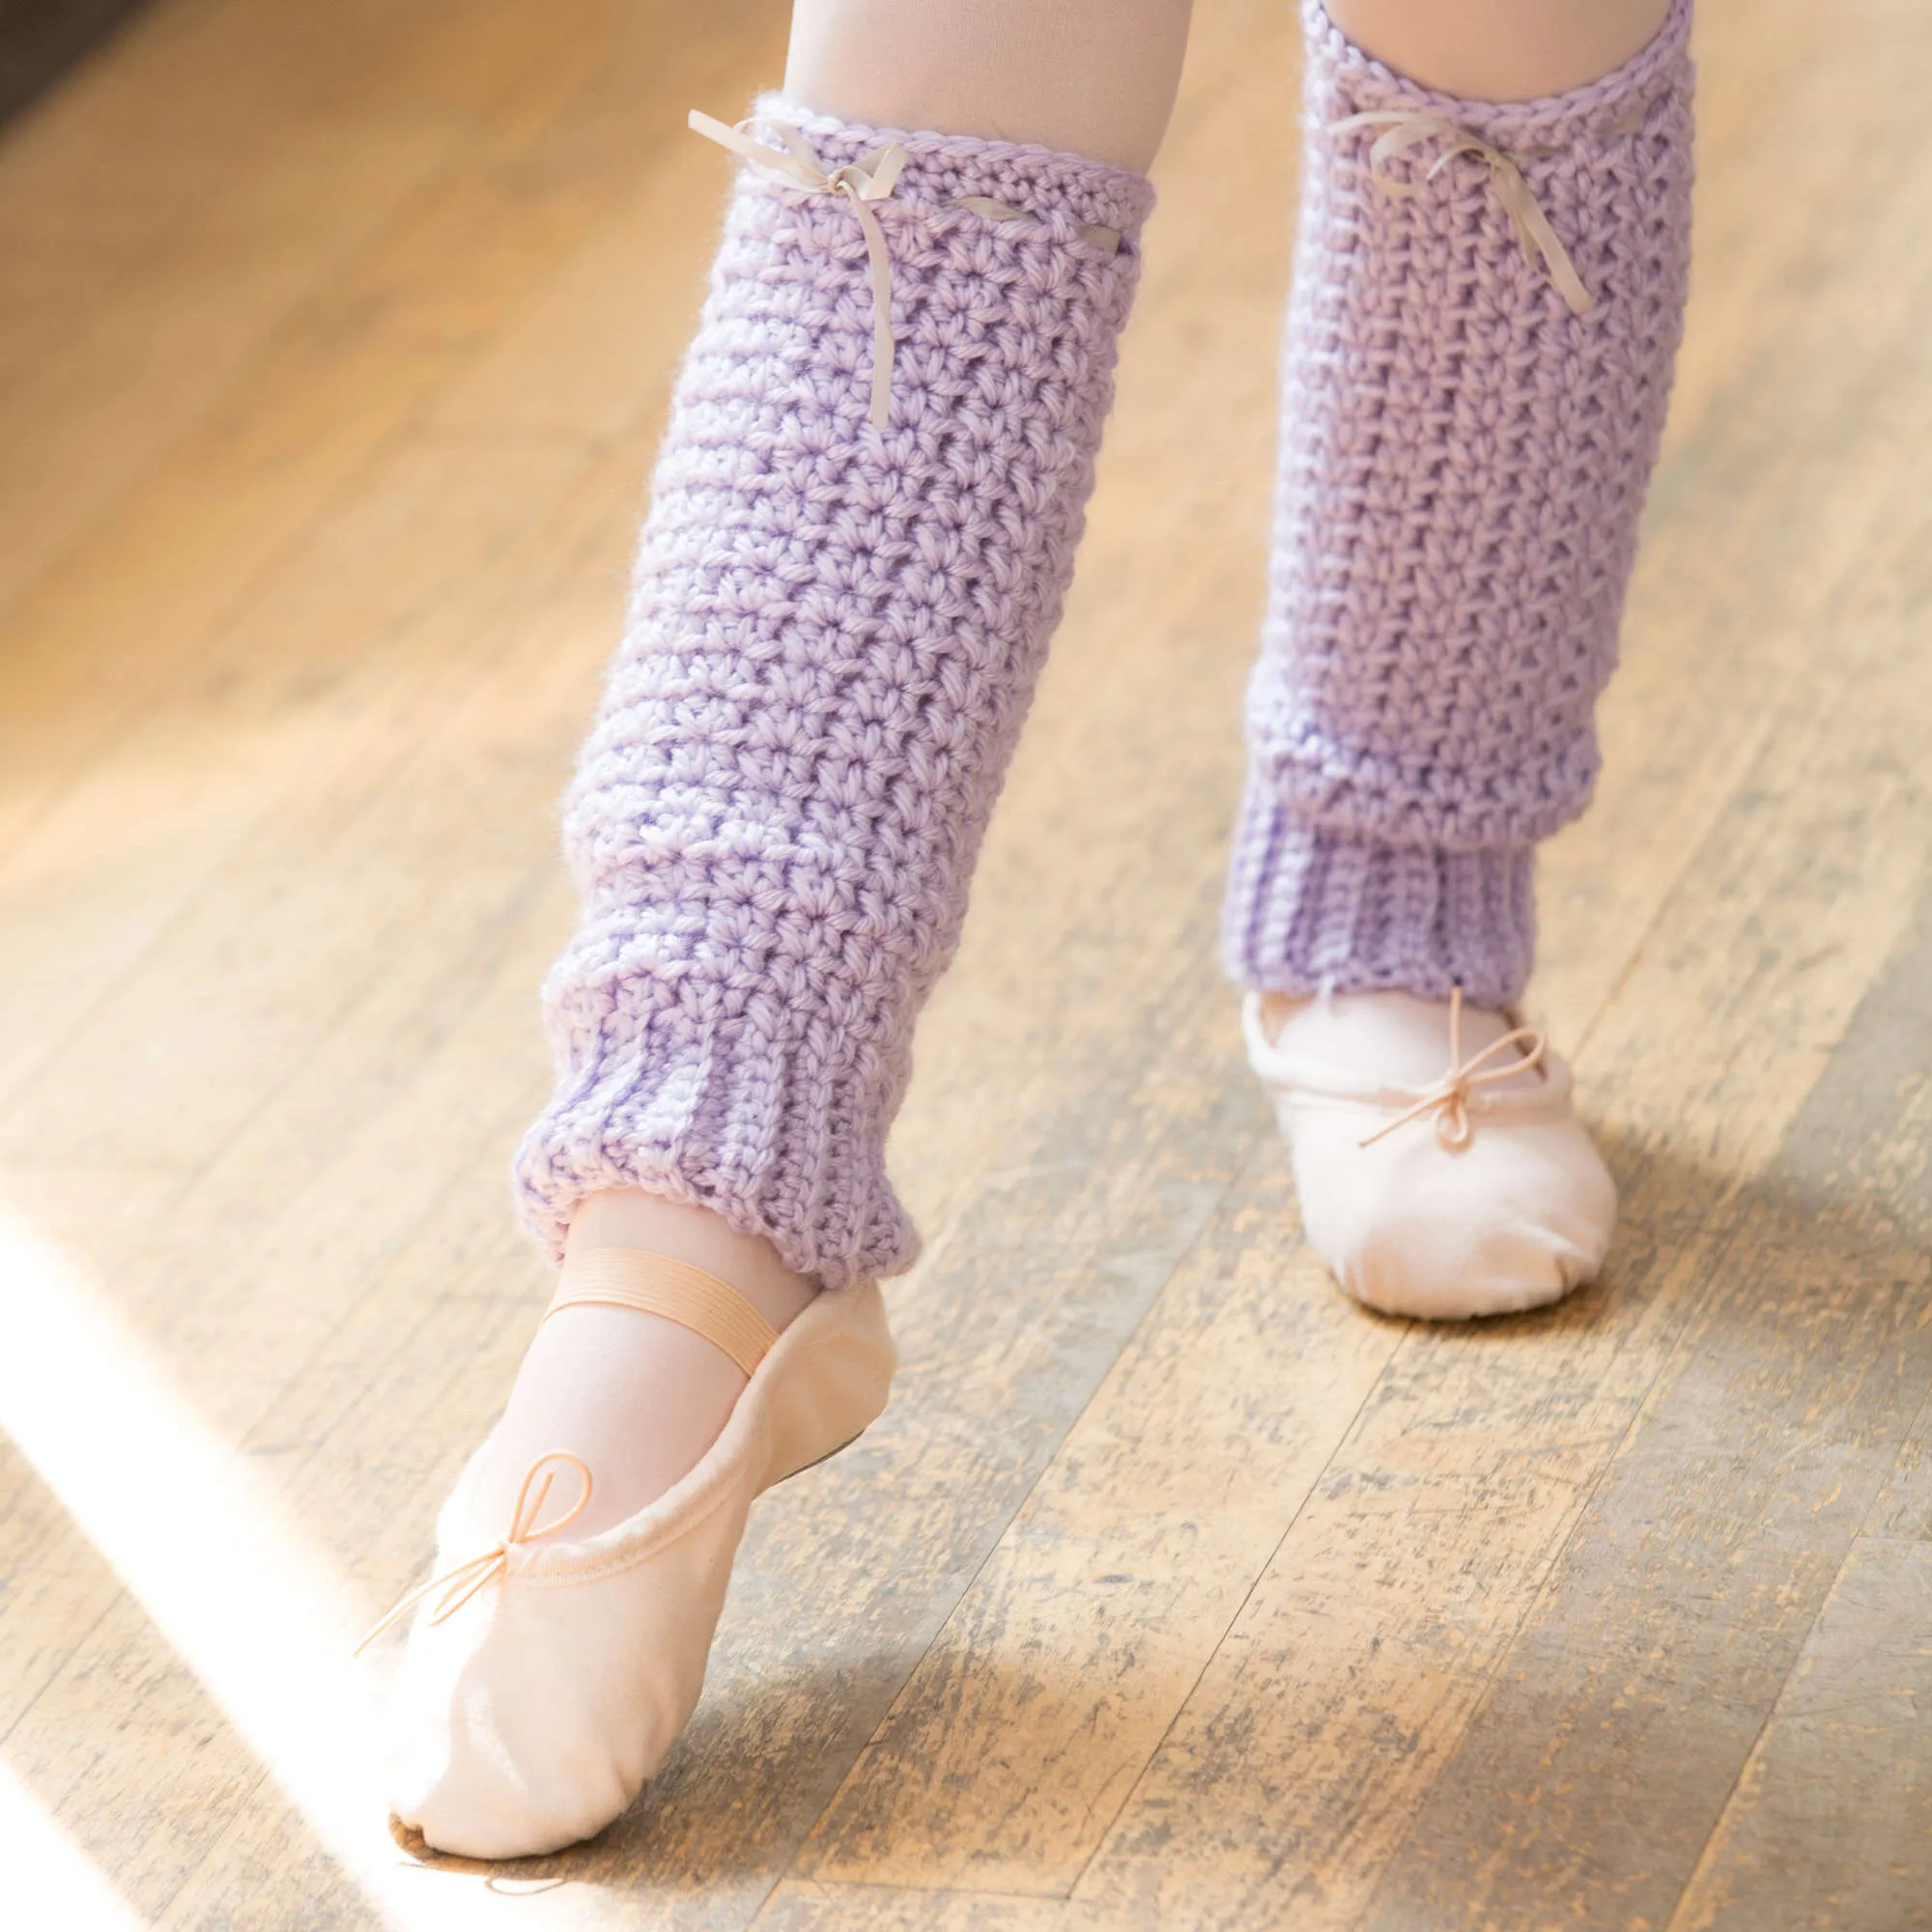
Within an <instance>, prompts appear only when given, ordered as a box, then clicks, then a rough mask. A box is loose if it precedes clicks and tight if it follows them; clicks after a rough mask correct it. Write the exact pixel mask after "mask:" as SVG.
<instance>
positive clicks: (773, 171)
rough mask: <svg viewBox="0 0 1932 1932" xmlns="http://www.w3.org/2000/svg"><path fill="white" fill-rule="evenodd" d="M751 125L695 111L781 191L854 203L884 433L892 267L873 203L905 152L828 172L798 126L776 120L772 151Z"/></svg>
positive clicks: (875, 418)
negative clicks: (867, 279)
mask: <svg viewBox="0 0 1932 1932" xmlns="http://www.w3.org/2000/svg"><path fill="white" fill-rule="evenodd" d="M751 125H752V124H751V123H750V122H748V121H741V122H739V124H738V125H737V126H736V127H735V128H729V127H726V126H725V123H724V122H723V121H718V120H714V119H713V118H712V116H710V115H709V114H700V113H699V112H698V111H697V109H696V108H695V107H694V108H693V109H692V110H691V127H692V129H693V131H694V132H695V133H698V134H702V135H703V136H704V138H705V139H706V140H707V141H716V142H717V143H718V145H719V146H720V147H721V148H728V149H730V151H731V152H732V153H733V154H734V155H740V156H743V157H744V158H745V159H746V160H748V161H750V162H751V164H752V165H753V167H754V168H755V169H756V170H757V171H758V173H759V174H761V175H762V176H763V177H764V178H765V179H766V180H767V181H774V182H777V183H778V184H779V185H780V186H781V187H793V188H802V189H803V190H804V191H805V192H806V193H807V194H832V195H838V196H840V197H842V198H843V199H844V200H845V201H847V202H849V203H850V204H851V207H852V213H854V214H856V215H857V216H858V217H859V226H860V228H861V229H863V230H864V231H865V236H866V259H867V263H868V265H869V267H870V270H871V277H872V408H871V414H870V421H871V425H872V427H873V428H874V429H884V428H885V426H886V405H887V399H888V398H889V397H890V396H891V394H892V387H893V263H892V257H891V256H890V255H889V254H888V253H887V252H886V236H885V231H884V230H883V229H882V228H881V227H880V226H879V217H878V216H877V215H876V214H874V213H872V209H871V204H872V203H873V202H875V201H883V200H885V198H886V197H887V196H888V195H889V194H891V193H892V191H893V185H894V184H895V182H896V181H897V180H898V178H899V170H900V169H901V168H902V167H904V166H905V164H906V160H907V156H906V151H905V150H904V149H903V148H902V147H900V146H899V144H898V143H897V142H896V141H890V142H888V143H887V144H886V146H884V147H883V148H881V149H880V150H879V152H878V153H877V154H876V155H872V156H868V157H867V159H865V160H864V161H847V162H846V163H845V165H844V166H843V167H842V168H834V169H833V170H832V172H831V173H830V174H827V173H826V171H825V170H824V169H823V168H822V167H820V166H819V164H818V157H817V156H815V155H814V154H813V153H812V152H811V150H810V147H809V146H807V144H806V139H805V136H804V135H803V134H801V133H800V132H799V131H798V129H797V128H788V127H786V126H785V124H784V123H783V122H781V121H775V122H772V123H771V124H770V125H771V127H772V128H774V129H775V130H776V132H777V134H778V137H779V139H780V140H781V141H782V142H783V143H784V147H783V148H773V147H769V146H767V145H766V144H765V143H764V142H763V141H758V140H754V139H753V137H752V136H751V135H750V134H748V133H747V132H746V131H745V130H746V128H749V127H750V126H751Z"/></svg>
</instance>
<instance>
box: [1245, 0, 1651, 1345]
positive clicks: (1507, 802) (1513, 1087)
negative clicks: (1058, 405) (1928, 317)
mask: <svg viewBox="0 0 1932 1932" xmlns="http://www.w3.org/2000/svg"><path fill="white" fill-rule="evenodd" d="M1305 14H1306V21H1307V43H1308V53H1307V90H1306V109H1307V119H1306V127H1305V155H1304V175H1303V195H1302V213H1301V225H1300V231H1299V236H1298V240H1297V244H1296V260H1295V275H1294V287H1293V297H1292V299H1291V303H1290V313H1289V319H1288V330H1287V355H1286V358H1285V371H1286V375H1285V413H1284V424H1283V440H1282V458H1281V475H1280V488H1279V494H1278V498H1277V526H1276V544H1275V561H1274V571H1273V585H1272V596H1271V600H1270V609H1269V616H1268V623H1267V628H1266V633H1265V636H1264V649H1263V655H1262V660H1261V662H1260V664H1259V665H1258V667H1257V669H1256V673H1255V677H1254V680H1253V683H1252V685H1251V687H1250V697H1249V712H1248V720H1249V742H1250V752H1251V765H1250V777H1249V783H1248V788H1247V794H1246V800H1245V804H1244V807H1243V813H1242V821H1241V825H1240V829H1239V833H1238V835H1237V838H1236V853H1235V861H1234V867H1233V874H1232V878H1231V882H1230V892H1229V902H1228V915H1227V929H1226V936H1227V950H1228V955H1229V961H1230V965H1231V968H1232V970H1233V971H1234V972H1235V974H1236V977H1237V978H1239V979H1240V980H1243V981H1244V982H1245V983H1246V984H1247V985H1248V986H1249V987H1251V988H1253V989H1255V990H1256V991H1258V992H1260V993H1262V994H1264V995H1267V996H1269V997H1268V998H1267V999H1266V1001H1265V1002H1264V1006H1263V1008H1262V1010H1261V1011H1260V1013H1259V1014H1258V1015H1257V1019H1258V1022H1259V1024H1258V1026H1257V1029H1256V1035H1257V1038H1256V1059H1257V1065H1260V1066H1261V1067H1262V1069H1263V1070H1264V1075H1265V1076H1266V1077H1267V1078H1268V1079H1269V1081H1270V1084H1271V1085H1273V1086H1274V1087H1275V1089H1276V1091H1277V1094H1278V1095H1279V1096H1280V1098H1281V1102H1282V1115H1283V1122H1284V1125H1285V1127H1286V1128H1287V1130H1288V1133H1289V1137H1290V1140H1291V1142H1292V1143H1293V1146H1294V1150H1295V1160H1296V1172H1297V1176H1298V1179H1299V1180H1300V1182H1301V1187H1302V1196H1303V1208H1304V1213H1305V1216H1306V1219H1307V1223H1308V1227H1309V1231H1310V1234H1311V1237H1312V1238H1314V1239H1315V1240H1316V1242H1317V1245H1318V1246H1320V1247H1321V1248H1322V1250H1323V1252H1324V1253H1325V1254H1326V1255H1327V1256H1328V1259H1329V1260H1330V1261H1331V1263H1332V1264H1334V1265H1335V1267H1336V1271H1337V1273H1338V1275H1340V1277H1341V1278H1342V1280H1343V1282H1344V1285H1345V1286H1347V1287H1348V1288H1350V1291H1351V1292H1352V1293H1357V1294H1360V1295H1361V1296H1362V1297H1363V1298H1364V1299H1367V1300H1372V1301H1375V1302H1377V1303H1378V1305H1381V1306H1384V1307H1388V1308H1392V1309H1396V1310H1399V1311H1402V1312H1406V1313H1416V1314H1457V1315H1463V1314H1480V1313H1486V1312H1492V1311H1494V1310H1497V1309H1502V1308H1508V1307H1518V1306H1525V1305H1529V1304H1530V1303H1533V1302H1536V1301H1541V1300H1548V1299H1550V1298H1552V1297H1553V1296H1554V1295H1556V1294H1559V1293H1562V1292H1564V1290H1566V1289H1568V1288H1570V1287H1572V1286H1574V1285H1576V1283H1577V1282H1578V1281H1580V1280H1586V1279H1588V1278H1589V1277H1590V1276H1591V1275H1592V1274H1593V1273H1594V1272H1595V1270H1596V1268H1597V1266H1598V1265H1599V1264H1601V1261H1602V1257H1603V1251H1604V1248H1605V1245H1606V1244H1607V1239H1608V1234H1609V1222H1610V1219H1611V1215H1612V1212H1613V1205H1614V1195H1613V1191H1612V1190H1611V1189H1610V1187H1609V1183H1608V1178H1607V1176H1606V1175H1605V1173H1604V1171H1603V1168H1602V1165H1601V1162H1599V1161H1598V1160H1597V1159H1596V1156H1595V1154H1594V1151H1591V1150H1590V1149H1589V1148H1588V1145H1587V1142H1586V1141H1584V1139H1583V1137H1582V1135H1581V1131H1580V1129H1579V1128H1578V1127H1577V1124H1576V1122H1575V1121H1574V1119H1573V1118H1572V1117H1571V1116H1570V1113H1569V1108H1568V1102H1567V1097H1565V1096H1564V1094H1563V1091H1562V1079H1561V1073H1560V1067H1558V1068H1557V1078H1556V1079H1554V1080H1551V1079H1549V1078H1548V1077H1547V1076H1548V1072H1549V1070H1550V1065H1551V1063H1548V1062H1547V1063H1546V1064H1545V1065H1543V1066H1542V1067H1540V1068H1535V1069H1519V1070H1518V1072H1517V1073H1516V1074H1514V1075H1512V1074H1511V1071H1510V1069H1511V1066H1512V1065H1513V1064H1514V1062H1515V1060H1516V1057H1517V1055H1516V1050H1515V1049H1514V1048H1502V1047H1497V1048H1496V1049H1495V1051H1494V1052H1493V1053H1492V1056H1491V1058H1490V1059H1489V1060H1488V1061H1487V1062H1486V1063H1485V1065H1484V1066H1483V1067H1482V1068H1481V1069H1478V1070H1480V1071H1482V1072H1484V1073H1487V1074H1490V1075H1498V1074H1499V1075H1502V1076H1504V1077H1503V1079H1502V1080H1490V1081H1477V1082H1476V1083H1475V1084H1474V1087H1473V1088H1471V1087H1470V1086H1468V1084H1467V1082H1466V1077H1465V1078H1464V1079H1463V1080H1459V1081H1456V1082H1452V1083H1449V1085H1446V1086H1442V1087H1441V1088H1440V1089H1439V1091H1437V1092H1436V1094H1435V1098H1434V1099H1433V1100H1432V1102H1431V1104H1430V1105H1429V1106H1428V1107H1426V1108H1425V1109H1424V1110H1423V1111H1422V1112H1421V1113H1420V1114H1419V1115H1418V1116H1417V1118H1416V1119H1415V1120H1413V1121H1411V1122H1408V1123H1407V1124H1406V1125H1405V1126H1402V1127H1400V1128H1397V1129H1395V1130H1394V1131H1392V1132H1390V1133H1388V1134H1386V1135H1384V1136H1382V1137H1381V1138H1379V1139H1375V1140H1371V1139H1370V1132H1369V1131H1357V1129H1358V1128H1362V1127H1366V1128H1368V1129H1369V1130H1371V1131H1372V1130H1373V1128H1374V1127H1375V1125H1376V1124H1377V1122H1376V1121H1375V1120H1374V1119H1372V1118H1371V1119H1368V1120H1366V1121H1363V1120H1351V1119H1350V1117H1349V1116H1348V1114H1347V1113H1346V1111H1344V1110H1338V1108H1337V1106H1336V1104H1335V1101H1336V1092H1337V1091H1338V1090H1340V1089H1346V1088H1350V1087H1352V1089H1353V1090H1355V1091H1356V1092H1357V1093H1366V1094H1373V1092H1374V1090H1375V1089H1376V1088H1377V1087H1378V1085H1379V1086H1381V1087H1384V1088H1391V1089H1404V1090H1408V1091H1409V1092H1411V1093H1413V1094H1415V1095H1416V1096H1417V1098H1418V1099H1420V1098H1421V1097H1423V1095H1424V1094H1427V1093H1429V1092H1430V1090H1432V1089H1434V1088H1436V1087H1437V1083H1441V1082H1443V1081H1444V1079H1445V1075H1446V1072H1447V1068H1448V1065H1449V1062H1450V1060H1451V1051H1450V1045H1451V1041H1450V1035H1451V1012H1450V1002H1451V999H1452V995H1455V996H1457V997H1458V998H1459V999H1460V998H1463V997H1465V998H1466V999H1467V1000H1468V1001H1469V1002H1470V1005H1471V1008H1472V1010H1471V1011H1470V1012H1469V1013H1467V1014H1466V1015H1461V1014H1459V1015H1457V1018H1458V1020H1459V1022H1460V1045H1461V1049H1462V1051H1461V1055H1460V1058H1461V1061H1462V1062H1463V1064H1464V1065H1466V1063H1467V1062H1469V1061H1470V1060H1471V1059H1472V1057H1473V1056H1474V1055H1475V1054H1477V1053H1478V1052H1481V1051H1482V1050H1484V1049H1485V1048H1489V1047H1492V1046H1493V1045H1494V1043H1495V1042H1497V1041H1499V1040H1500V1039H1501V1038H1502V1037H1503V1036H1504V1035H1505V1034H1507V1033H1508V1032H1509V1031H1510V1030H1511V1026H1512V1022H1511V1021H1510V1020H1509V1019H1507V1018H1505V1017H1504V1016H1503V1013H1502V1012H1501V1011H1500V1010H1499V1009H1505V1008H1508V1007H1510V1006H1511V1005H1513V1003H1514V1002H1515V1001H1516V1000H1517V998H1518V997H1519V996H1520V992H1521V990H1522V987H1523V982H1524V980H1526V979H1527V977H1528V972H1529V967H1530V960H1531V952H1532V947H1533V938H1534V929H1533V911H1532V903H1531V871H1532V866H1533V855H1534V851H1535V846H1536V843H1537V841H1538V840H1540V839H1542V838H1547V837H1548V835H1549V834H1550V833H1552V832H1554V831H1555V830H1556V829H1557V828H1558V827H1559V826H1561V825H1562V824H1564V823H1565V822H1567V821H1568V820H1569V819H1570V818H1572V817H1574V816H1575V815H1576V814H1577V812H1578V811H1579V810H1581V809H1582V807H1583V805H1584V803H1585V802H1586V800H1587V797H1588V794H1589V790H1590V786H1591V783H1592V781H1593V779H1594V776H1595V770H1596V755H1597V754H1596V742H1595V737H1594V732H1593V728H1592V712H1593V708H1594V704H1595V700H1596V697H1597V696H1598V694H1599V692H1600V691H1601V690H1602V688H1603V685H1604V683H1605V680H1606V678H1607V677H1608V675H1609V671H1610V668H1611V665H1612V662H1613V658H1614V652H1615V643H1616V630H1617V623H1618V618H1619V615H1620V612H1621V609H1622V602H1623V594H1624V588H1625V584H1626V582H1627V580H1628V577H1629V573H1630V568H1631V563H1632V559H1633V554H1634V543H1635V532H1636V519H1637V513H1638V510H1639V508H1640V505H1641V501H1642V497H1643V492H1644V487H1645V483H1646V480H1647V477H1648V474H1649V470H1650V466H1651V463H1652V461H1653V460H1654V457H1655V454H1656V449H1657V443H1658V438H1659V435H1660V433H1661V430H1662V420H1663V410H1664V403H1665V398H1666V395H1667V391H1668V386H1669V380H1670V372H1671V364H1672V358H1673V355H1674V352H1675V347H1676V342H1677V337H1678V332H1679V327H1680V318H1681V311H1682V303H1683V298H1684V289H1685V280H1686V270H1687V265H1688V256H1689V235H1688V223H1689V185H1690V66H1689V61H1688V58H1687V56H1686V53H1685V41H1686V37H1687V30H1688V25H1689V5H1688V0H1673V4H1672V5H1670V7H1669V8H1668V10H1667V12H1666V10H1665V9H1663V8H1662V7H1661V6H1660V5H1659V4H1657V0H1563V4H1557V3H1556V0H1453V4H1451V0H1352V4H1339V0H1338V5H1337V6H1336V8H1335V9H1334V10H1333V17H1331V14H1330V13H1329V12H1325V11H1324V10H1323V9H1322V7H1321V5H1320V4H1318V0H1306V5H1305ZM1660 15H1662V22H1661V25H1660V24H1659V16H1660ZM1343 20H1346V21H1347V22H1348V24H1349V25H1350V27H1352V28H1354V29H1355V30H1357V31H1359V32H1360V33H1361V34H1362V35H1363V36H1365V37H1366V38H1367V40H1368V43H1369V46H1370V47H1371V48H1373V50H1374V53H1375V55H1377V56H1379V58H1372V57H1371V53H1370V51H1368V50H1367V49H1365V48H1364V47H1362V46H1359V45H1356V44H1354V43H1351V42H1350V40H1349V39H1348V38H1346V37H1345V35H1344V33H1343V32H1342V30H1341V25H1340V24H1339V23H1340V22H1341V21H1343ZM1459 27H1460V28H1461V29H1462V35H1461V38H1458V35H1457V32H1456V31H1455V30H1456V29H1457V28H1459ZM1653 29H1654V30H1655V31H1651V30H1653ZM1633 43H1634V45H1635V50H1634V52H1631V51H1629V49H1631V47H1632V46H1633ZM1619 56H1624V57H1623V58H1621V59H1619ZM1605 60H1610V61H1614V62H1616V63H1617V64H1616V65H1614V66H1612V67H1611V68H1609V69H1608V71H1605V70H1604V69H1603V68H1602V67H1601V66H1600V65H1598V64H1599V63H1601V62H1603V61H1605ZM1438 78H1439V79H1441V80H1446V81H1449V82H1451V83H1453V84H1455V85H1458V86H1460V87H1462V88H1463V89H1466V90H1469V92H1466V93H1463V94H1460V95H1459V94H1451V93H1447V92H1443V91H1440V90H1439V89H1437V88H1435V87H1433V86H1431V85H1429V84H1427V83H1429V82H1432V81H1435V80H1437V79H1438ZM1551 88H1560V89H1563V90H1564V91H1561V92H1550V91H1549V90H1550V89H1551ZM1318 994H1326V995H1330V996H1336V997H1329V998H1321V999H1316V998H1312V997H1311V996H1314V995H1318ZM1519 1044H1520V1045H1521V1046H1523V1047H1525V1048H1533V1047H1534V1042H1533V1041H1531V1040H1523V1041H1520V1042H1519ZM1452 1090H1453V1091H1452ZM1472 1092H1473V1093H1476V1094H1480V1096H1481V1097H1480V1099H1479V1101H1478V1104H1476V1105H1475V1106H1474V1108H1473V1109H1471V1108H1470V1107H1469V1105H1468V1099H1469V1094H1471V1093H1472ZM1351 1104H1354V1103H1351ZM1361 1104H1363V1105H1366V1104H1367V1103H1366V1102H1362V1103H1361ZM1497 1106H1500V1107H1502V1108H1503V1110H1504V1111H1505V1112H1507V1111H1509V1110H1510V1109H1515V1110H1516V1111H1517V1112H1518V1113H1519V1114H1520V1115H1522V1116H1523V1118H1520V1119H1517V1120H1513V1121H1510V1122H1504V1121H1501V1120H1500V1119H1498V1120H1497V1121H1496V1122H1494V1123H1493V1124H1491V1125H1489V1126H1487V1127H1484V1126H1482V1125H1481V1122H1482V1121H1483V1119H1484V1118H1485V1116H1486V1113H1490V1112H1493V1111H1494V1109H1495V1108H1496V1107H1497ZM1395 1111H1400V1110H1399V1109H1398V1110H1395ZM1465 1116H1466V1117H1467V1118H1469V1119H1473V1120H1474V1121H1476V1122H1477V1123H1478V1127H1479V1130H1478V1131H1476V1132H1475V1133H1474V1134H1473V1135H1466V1136H1465V1135H1463V1134H1462V1132H1461V1131H1460V1129H1461V1126H1462V1125H1463V1122H1464V1119H1465ZM1391 1118H1392V1114H1391ZM1345 1122H1346V1123H1347V1124H1346V1125H1345ZM1436 1127H1443V1128H1446V1129H1448V1130H1449V1131H1448V1138H1447V1139H1443V1140H1438V1138H1437V1137H1436V1135H1435V1132H1434V1129H1435V1128H1436ZM1364 1142H1367V1143H1368V1144H1367V1145H1363V1143H1364ZM1452 1143H1453V1146H1452V1145H1451V1144H1452Z"/></svg>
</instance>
